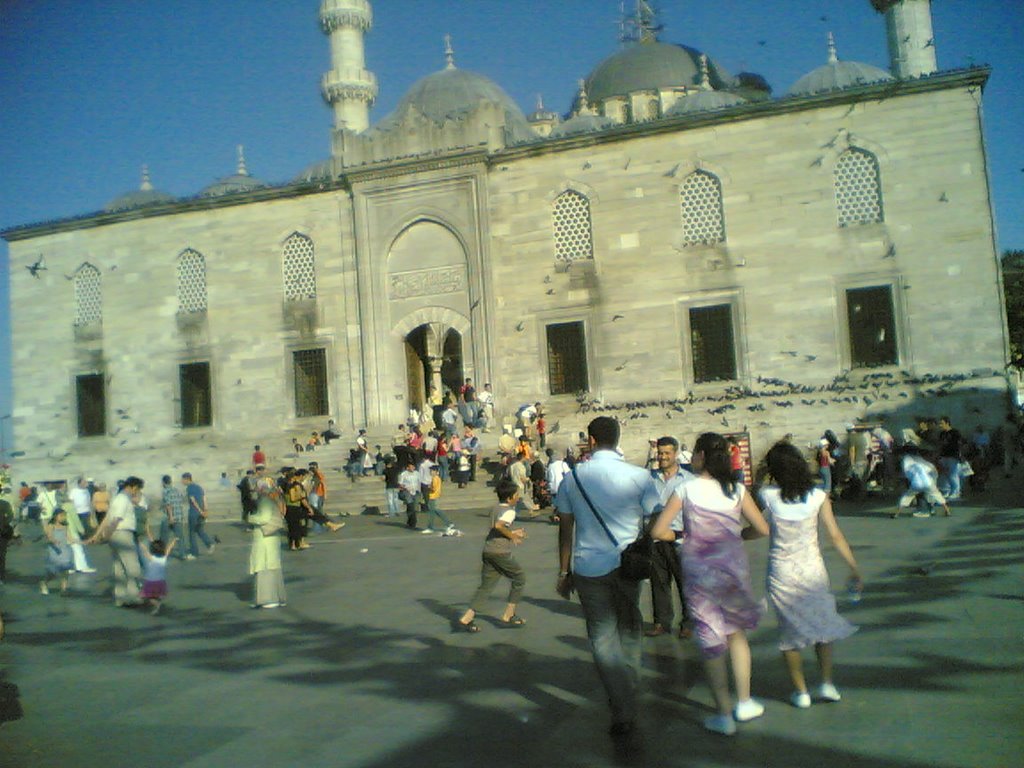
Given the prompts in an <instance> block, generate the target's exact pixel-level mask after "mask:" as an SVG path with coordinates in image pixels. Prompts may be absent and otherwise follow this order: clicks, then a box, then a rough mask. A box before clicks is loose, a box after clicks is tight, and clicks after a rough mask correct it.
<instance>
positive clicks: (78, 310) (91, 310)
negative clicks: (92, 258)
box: [75, 264, 103, 325]
mask: <svg viewBox="0 0 1024 768" xmlns="http://www.w3.org/2000/svg"><path fill="white" fill-rule="evenodd" d="M102 320H103V294H102V291H101V286H100V271H99V270H98V269H96V267H94V266H93V265H92V264H83V265H82V267H81V268H80V269H79V270H78V272H76V273H75V325H98V324H99V323H100V322H102Z"/></svg>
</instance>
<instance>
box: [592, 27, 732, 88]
mask: <svg viewBox="0 0 1024 768" xmlns="http://www.w3.org/2000/svg"><path fill="white" fill-rule="evenodd" d="M709 69H710V76H711V86H712V87H713V88H715V89H716V90H723V89H727V88H730V87H732V85H733V78H732V77H731V76H730V75H729V74H728V73H727V72H725V70H723V69H722V68H721V67H719V66H718V65H717V64H715V63H714V62H713V61H709ZM700 81H701V72H700V51H697V50H695V49H693V48H689V47H687V46H685V45H672V44H671V43H659V42H654V41H649V42H641V43H634V44H632V45H630V46H629V47H627V48H625V49H623V50H621V51H619V52H618V53H614V54H612V55H611V56H609V57H608V58H607V59H605V60H604V61H602V62H601V63H600V64H598V65H597V68H596V69H595V70H594V71H593V73H591V75H590V78H589V79H588V80H587V93H588V94H589V96H590V99H591V101H594V102H602V101H604V100H605V99H607V98H609V97H612V96H626V95H628V94H630V93H635V92H636V91H651V90H658V89H660V88H680V87H683V86H686V87H691V88H692V87H693V86H696V85H698V84H699V83H700Z"/></svg>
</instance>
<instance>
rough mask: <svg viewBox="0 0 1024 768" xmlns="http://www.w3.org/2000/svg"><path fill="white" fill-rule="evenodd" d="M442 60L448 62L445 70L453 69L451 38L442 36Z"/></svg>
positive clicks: (453, 54)
mask: <svg viewBox="0 0 1024 768" xmlns="http://www.w3.org/2000/svg"><path fill="white" fill-rule="evenodd" d="M444 58H445V61H446V62H448V63H447V64H446V65H445V69H455V49H454V48H452V36H451V35H445V36H444Z"/></svg>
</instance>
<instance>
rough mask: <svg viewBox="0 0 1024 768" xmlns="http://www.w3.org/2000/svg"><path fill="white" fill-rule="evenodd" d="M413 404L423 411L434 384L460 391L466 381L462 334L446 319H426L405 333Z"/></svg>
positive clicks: (407, 368)
mask: <svg viewBox="0 0 1024 768" xmlns="http://www.w3.org/2000/svg"><path fill="white" fill-rule="evenodd" d="M405 370H406V382H407V385H408V397H409V407H411V408H416V409H417V410H418V411H420V412H422V411H423V408H424V406H425V405H426V403H427V398H428V396H429V394H430V388H431V387H432V386H433V387H437V389H438V391H439V392H442V393H443V392H444V391H445V390H446V389H450V390H451V391H453V392H458V391H459V387H460V386H461V385H462V381H463V370H464V369H463V361H462V334H461V333H459V332H458V331H457V330H455V329H454V328H450V327H447V326H446V325H445V324H444V323H424V324H423V325H420V326H417V327H416V328H414V329H413V330H411V331H410V332H409V333H408V334H407V335H406V337H405Z"/></svg>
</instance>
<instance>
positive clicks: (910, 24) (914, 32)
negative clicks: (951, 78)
mask: <svg viewBox="0 0 1024 768" xmlns="http://www.w3.org/2000/svg"><path fill="white" fill-rule="evenodd" d="M871 5H873V6H874V8H875V10H876V11H878V12H879V13H884V14H885V29H886V34H887V36H888V38H889V60H890V62H891V65H890V68H891V69H892V73H893V75H895V76H896V77H897V78H899V79H901V80H903V79H906V78H910V77H921V76H922V75H930V74H931V73H932V72H934V71H935V70H936V69H938V65H937V64H936V61H935V36H934V34H933V33H932V2H931V0H871Z"/></svg>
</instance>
